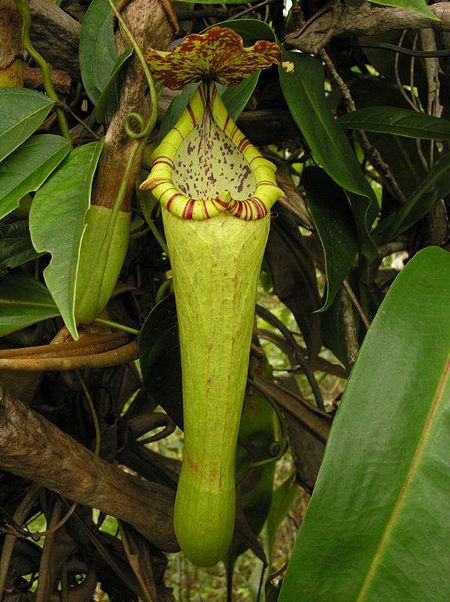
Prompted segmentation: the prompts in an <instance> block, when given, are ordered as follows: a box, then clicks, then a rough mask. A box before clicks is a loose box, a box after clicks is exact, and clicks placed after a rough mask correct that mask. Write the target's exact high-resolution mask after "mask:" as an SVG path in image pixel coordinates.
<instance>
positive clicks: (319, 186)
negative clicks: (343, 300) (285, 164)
mask: <svg viewBox="0 0 450 602" xmlns="http://www.w3.org/2000/svg"><path fill="white" fill-rule="evenodd" d="M302 185H303V186H304V188H305V190H306V195H307V198H308V206H309V209H310V211H311V215H312V217H313V220H314V225H315V226H316V229H317V233H318V235H319V238H320V242H321V243H322V248H323V254H324V258H325V273H326V277H327V287H326V296H325V300H324V303H323V306H322V307H321V309H320V310H319V311H325V310H326V309H328V308H329V307H330V305H331V304H332V303H333V300H334V298H335V296H336V293H337V292H338V290H339V289H340V288H341V286H342V282H343V281H344V278H345V277H346V276H347V274H348V273H349V271H350V269H351V267H352V265H353V262H354V261H355V258H356V255H357V253H358V238H357V234H356V229H355V223H354V221H353V216H352V213H351V211H350V206H349V204H348V201H347V198H346V196H345V194H344V192H343V190H342V188H339V187H338V186H336V184H335V183H334V182H333V180H332V179H331V178H329V177H328V176H327V175H326V174H325V173H324V171H323V170H322V169H320V168H319V167H308V168H306V169H305V170H304V171H303V174H302Z"/></svg>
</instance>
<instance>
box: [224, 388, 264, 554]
mask: <svg viewBox="0 0 450 602" xmlns="http://www.w3.org/2000/svg"><path fill="white" fill-rule="evenodd" d="M274 440H275V432H274V411H273V409H272V406H271V405H270V403H269V401H268V400H267V399H266V398H265V397H264V396H263V395H261V394H260V393H259V392H258V391H256V390H254V389H252V388H251V387H248V388H247V392H246V396H245V400H244V407H243V409H242V416H241V423H240V426H239V438H238V448H237V463H236V471H237V473H238V475H239V473H241V475H242V476H241V477H239V476H238V481H239V480H242V481H243V482H242V485H241V488H240V504H241V507H242V511H243V513H244V516H245V519H246V522H247V524H248V526H249V527H250V529H251V531H252V532H253V534H254V535H255V537H256V536H258V535H259V533H260V531H261V529H262V528H263V526H264V523H265V521H266V518H267V514H268V512H269V510H270V506H271V502H272V490H273V475H274V471H275V460H274V461H273V462H268V463H267V464H264V465H262V466H261V467H260V468H259V469H255V467H253V473H249V472H248V470H249V468H251V464H252V463H254V462H256V461H261V460H266V459H270V457H271V455H272V454H271V446H272V444H273V443H274ZM248 547H249V542H247V541H245V539H244V540H243V541H242V540H241V538H240V537H239V531H237V532H236V533H235V536H234V542H233V545H232V546H231V548H230V550H229V556H228V558H229V559H231V558H232V559H233V562H234V560H235V559H236V558H237V557H238V556H239V555H240V554H242V553H243V552H245V550H247V549H248Z"/></svg>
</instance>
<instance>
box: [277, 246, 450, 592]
mask: <svg viewBox="0 0 450 602" xmlns="http://www.w3.org/2000/svg"><path fill="white" fill-rule="evenodd" d="M449 298H450V254H449V253H448V252H446V251H443V250H442V249H438V248H436V247H429V248H427V249H425V250H423V251H421V252H420V253H418V254H417V255H416V256H415V257H414V258H413V259H412V260H411V261H410V262H409V263H408V264H407V266H406V267H405V268H404V270H403V271H402V272H401V273H400V274H399V275H398V276H397V278H396V280H395V281H394V284H393V285H392V287H391V289H390V290H389V292H388V294H387V296H386V298H385V300H384V301H383V303H382V305H381V307H380V309H379V311H378V313H377V315H376V317H375V319H374V321H373V323H372V326H371V327H370V329H369V332H368V334H367V336H366V339H365V341H364V343H363V345H362V347H361V350H360V353H359V356H358V359H357V361H356V364H355V366H354V368H353V371H352V373H351V376H350V379H349V382H348V385H347V388H346V390H345V393H344V396H343V399H342V402H341V407H340V409H339V410H338V413H337V416H336V418H335V420H334V423H333V428H332V430H331V436H330V439H329V442H328V444H327V447H326V452H325V458H324V461H323V464H322V467H321V469H320V472H319V477H318V480H317V483H316V487H315V490H314V494H313V496H312V499H311V502H310V505H309V507H308V511H307V513H306V516H305V519H304V522H303V525H302V527H301V529H300V532H299V537H298V539H297V542H296V544H295V547H294V552H293V555H292V559H291V562H290V565H289V568H288V572H287V575H286V578H285V580H284V584H283V587H282V591H281V595H280V601H281V602H291V601H292V602H297V600H302V601H304V602H308V601H311V602H312V601H317V600H323V601H328V600H333V601H335V602H348V601H349V600H355V601H360V602H362V601H364V602H366V601H367V602H368V601H378V600H396V601H397V600H398V601H400V600H405V601H406V600H408V601H414V600H417V601H418V602H419V601H423V600H433V602H446V601H447V600H449V599H450V581H449V579H448V559H449V557H450V530H449V525H450V506H449V504H448V500H449V498H450V476H449V472H448V459H449V455H450V386H449V381H448V374H449V364H448V361H449V351H450V305H449V303H448V299H449Z"/></svg>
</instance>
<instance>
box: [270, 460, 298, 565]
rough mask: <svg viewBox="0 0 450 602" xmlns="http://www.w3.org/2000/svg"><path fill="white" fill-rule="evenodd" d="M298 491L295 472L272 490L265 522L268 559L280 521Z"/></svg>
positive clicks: (272, 550)
mask: <svg viewBox="0 0 450 602" xmlns="http://www.w3.org/2000/svg"><path fill="white" fill-rule="evenodd" d="M297 493H298V485H296V483H295V472H293V473H292V474H291V475H289V476H288V477H287V479H285V480H284V481H283V482H282V483H281V485H278V487H277V488H276V489H275V491H274V492H273V496H272V504H271V506H270V511H269V514H268V516H267V522H266V534H267V548H268V551H269V554H268V555H269V561H271V560H272V558H273V552H274V543H275V536H276V534H277V531H278V529H279V528H280V526H281V523H282V522H283V520H284V519H285V518H286V516H287V513H288V512H289V510H290V508H291V506H292V504H293V503H294V499H295V496H296V495H297Z"/></svg>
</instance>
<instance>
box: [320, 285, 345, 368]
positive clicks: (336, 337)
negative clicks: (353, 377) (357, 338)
mask: <svg viewBox="0 0 450 602" xmlns="http://www.w3.org/2000/svg"><path fill="white" fill-rule="evenodd" d="M320 330H321V334H322V341H323V346H324V347H325V348H326V349H330V350H331V351H332V352H333V353H334V355H335V356H336V357H337V358H338V360H339V361H340V362H341V363H342V364H343V365H344V366H346V367H347V368H349V369H350V367H349V365H348V356H347V347H346V345H345V323H344V315H343V307H342V300H341V294H340V293H339V292H338V293H337V294H336V296H335V297H334V301H333V303H332V304H331V305H330V307H329V308H328V309H326V310H325V311H323V312H322V313H321V314H320Z"/></svg>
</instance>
